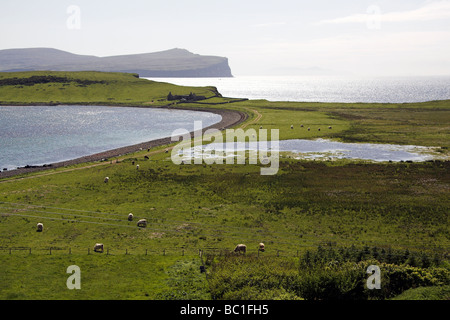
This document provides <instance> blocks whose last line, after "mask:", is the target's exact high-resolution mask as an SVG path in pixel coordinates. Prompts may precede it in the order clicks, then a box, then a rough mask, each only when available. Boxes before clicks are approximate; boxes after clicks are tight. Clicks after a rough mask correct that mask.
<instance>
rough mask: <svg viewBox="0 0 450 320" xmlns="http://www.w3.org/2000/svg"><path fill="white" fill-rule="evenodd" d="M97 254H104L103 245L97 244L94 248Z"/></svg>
mask: <svg viewBox="0 0 450 320" xmlns="http://www.w3.org/2000/svg"><path fill="white" fill-rule="evenodd" d="M94 251H95V252H103V243H96V244H95V246H94Z"/></svg>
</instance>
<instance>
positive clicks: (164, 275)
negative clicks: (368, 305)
mask: <svg viewBox="0 0 450 320" xmlns="http://www.w3.org/2000/svg"><path fill="white" fill-rule="evenodd" d="M128 77H129V76H128ZM99 79H100V78H99ZM135 79H136V78H135ZM137 80H138V79H136V80H129V79H128V80H127V81H132V82H134V81H137ZM71 85H72V84H71ZM97 85H103V84H93V86H97ZM122 85H124V84H123V83H122ZM136 86H137V87H134V85H129V86H127V88H126V89H123V90H124V91H121V93H120V99H119V96H116V98H117V99H116V102H117V103H119V102H120V103H124V104H125V103H126V101H125V100H124V97H125V96H130V97H131V96H133V99H134V100H135V101H134V103H136V104H139V103H140V104H141V106H142V105H143V103H144V102H143V101H147V102H148V101H151V96H145V97H141V98H137V97H139V95H134V94H132V93H133V92H135V91H134V90H137V91H139V90H138V89H137V88H138V87H139V86H140V84H139V85H137V84H136ZM145 86H150V84H148V83H146V84H145ZM74 87H76V85H74ZM31 88H33V87H31ZM31 88H29V89H27V90H31ZM0 89H1V88H0ZM19 89H20V88H9V89H8V90H11V92H13V91H14V90H19ZM35 89H36V88H35ZM91 89H92V88H90V89H89V86H88V88H83V87H77V88H74V90H75V91H76V92H75V93H73V99H76V97H77V96H78V98H79V97H80V96H83V92H85V91H84V90H91ZM167 89H169V87H167V86H166V85H164V86H163V87H160V88H159V89H158V91H159V93H158V94H156V93H152V94H151V95H154V96H155V99H156V98H159V99H163V97H164V95H167V93H165V91H166V90H167ZM172 89H173V88H171V90H172ZM5 90H7V88H6V89H5ZM58 90H59V89H58ZM92 90H93V89H92ZM127 90H131V91H130V93H126V92H127ZM198 90H199V91H195V92H199V93H201V92H203V91H202V90H205V89H198ZM207 90H209V89H207ZM40 91H42V90H39V93H38V98H33V97H34V96H33V95H32V94H30V96H29V99H28V98H25V97H27V95H28V93H27V92H28V91H20V90H19V91H17V92H16V91H14V92H16V95H15V96H16V97H20V95H19V93H20V92H24V98H23V100H24V101H22V102H26V103H32V101H34V102H43V103H44V102H50V101H57V100H58V99H59V98H58V99H56V98H55V97H56V96H48V97H47V96H45V95H44V94H43V93H42V92H40ZM174 91H175V90H173V91H172V92H174ZM111 92H113V91H111ZM139 92H141V93H142V92H143V91H139ZM210 92H211V91H210ZM183 93H185V92H184V91H183V92H181V94H183ZM33 94H34V93H33ZM71 94H72V93H71ZM117 95H119V93H117ZM0 96H1V92H0ZM1 97H3V96H1ZM11 97H12V95H11ZM71 97H72V96H71ZM41 98H42V99H41ZM10 99H12V98H10ZM15 99H16V100H15V103H17V104H19V103H20V101H19V100H20V99H19V98H15ZM68 99H69V100H70V99H72V98H68ZM125 99H130V98H125ZM155 99H154V101H157V100H155ZM214 99H215V100H214V101H216V102H217V101H219V100H220V101H222V102H226V101H227V98H220V97H216V98H214ZM0 100H2V103H3V104H5V103H7V102H8V101H12V100H7V99H3V98H1V99H0ZM69 100H67V101H66V103H70V102H71V101H69ZM119 100H120V101H119ZM73 101H75V100H73ZM89 101H90V102H91V103H95V102H102V104H106V103H107V102H108V98H107V97H106V96H104V95H102V96H100V95H99V96H95V97H94V96H93V98H92V99H89ZM89 101H87V100H86V101H79V102H89ZM138 101H140V102H138ZM161 103H163V101H161ZM164 103H165V102H164ZM179 106H181V107H185V108H192V107H195V108H198V107H205V106H207V107H208V108H224V107H226V108H230V109H237V110H240V111H244V112H246V113H247V114H248V115H249V118H248V119H247V121H246V122H245V123H243V124H240V125H239V127H242V128H244V129H248V128H253V129H255V130H258V129H259V128H260V127H261V126H262V127H263V128H265V129H279V130H280V139H291V138H309V139H311V138H317V137H322V138H333V139H337V140H341V141H351V142H379V143H399V144H417V145H423V146H433V147H436V148H437V152H438V153H439V154H440V155H443V156H448V145H449V141H450V139H449V133H450V132H449V128H448V120H449V112H450V107H449V101H440V102H428V103H422V104H404V105H384V104H383V105H378V104H311V103H300V102H292V103H288V102H286V103H285V102H268V101H244V102H236V103H229V104H226V105H203V104H194V103H189V104H188V103H186V104H179ZM301 124H303V127H300V125H301ZM291 125H294V127H293V129H291ZM328 126H332V129H331V130H328V129H327V128H328ZM307 127H309V128H311V130H310V131H307V129H306V128H307ZM319 127H320V128H324V129H323V130H321V131H318V130H317V129H318V128H319ZM166 147H167V146H161V147H159V148H155V149H152V150H150V151H147V150H144V151H141V152H137V153H134V154H128V155H124V156H121V157H116V158H114V159H109V160H110V161H105V162H96V163H85V164H79V165H75V166H71V167H66V168H59V169H56V170H52V169H50V170H46V171H43V172H39V173H33V174H28V175H23V176H17V177H12V178H8V179H1V176H0V262H1V265H2V271H1V272H0V277H1V278H0V280H1V281H0V298H2V299H201V300H202V299H213V298H225V299H226V298H231V299H248V298H250V299H251V298H258V299H260V298H263V299H277V298H278V299H302V298H308V297H313V298H317V296H315V295H314V294H312V293H311V292H316V291H314V290H313V289H311V290H309V291H308V290H306V288H312V287H313V286H312V283H314V281H316V287H317V286H321V285H324V286H325V287H324V288H322V289H324V290H325V289H326V283H327V281H328V280H329V279H330V278H327V276H326V273H325V272H322V271H323V270H325V269H323V268H325V267H326V266H327V264H325V265H324V264H320V263H318V264H315V265H314V266H313V267H312V268H315V270H316V271H317V273H316V274H315V275H314V276H311V277H309V278H308V277H307V276H306V275H305V274H304V273H302V272H301V270H302V269H301V266H302V265H301V262H302V261H304V258H305V256H307V255H308V254H309V253H310V252H314V251H315V250H317V249H318V248H323V247H325V248H327V249H332V250H334V251H338V250H339V249H341V250H344V251H345V250H346V248H352V247H354V248H357V250H363V248H371V250H372V249H373V248H374V247H375V248H377V250H384V251H385V252H387V251H388V250H395V252H405V251H406V250H408V252H414V253H417V257H419V256H420V255H422V254H425V255H427V259H428V260H431V259H433V257H435V256H437V257H439V258H438V259H437V260H436V262H435V263H434V264H425V263H422V262H421V264H420V265H419V264H417V265H416V264H415V263H413V262H412V261H411V260H404V261H401V262H396V263H397V267H398V268H403V269H399V270H400V271H398V270H397V269H396V270H397V271H398V272H399V273H400V274H410V273H411V272H418V273H420V272H424V273H423V277H425V278H426V279H431V280H430V281H428V282H426V281H422V280H420V281H419V280H417V279H416V278H414V279H412V280H411V281H412V282H408V283H410V287H407V288H405V287H403V286H400V287H401V289H402V290H406V289H409V288H412V286H421V285H427V286H431V285H433V286H438V287H440V286H443V285H445V284H447V285H448V281H449V279H448V248H449V246H448V243H449V242H448V241H449V236H450V234H449V231H450V230H449V221H448V219H449V216H448V213H449V207H450V202H449V201H450V200H449V197H448V195H449V186H450V175H449V169H450V163H449V161H429V162H422V163H411V162H398V163H371V162H367V161H350V160H338V161H306V160H294V159H291V158H289V157H288V155H287V154H284V155H282V156H281V158H280V168H279V171H278V173H277V174H276V175H273V176H262V175H260V167H261V165H259V164H256V165H250V164H245V165H238V164H234V165H225V164H224V165H219V164H213V165H207V164H205V163H203V164H197V165H194V164H192V165H175V164H174V163H173V162H172V161H171V159H170V153H169V154H167V153H165V152H164V150H165V148H166ZM146 156H147V157H148V159H147V158H146ZM133 162H134V164H132V163H133ZM136 164H139V170H137V169H136ZM105 177H109V181H108V182H107V183H105ZM129 213H133V221H129V220H128V214H129ZM142 218H145V219H146V220H147V221H148V225H147V227H145V228H140V227H138V226H137V225H136V224H137V221H138V220H139V219H142ZM38 222H42V223H43V224H44V229H43V231H42V232H37V231H36V225H37V223H38ZM260 242H263V243H264V244H265V246H266V251H265V252H264V253H260V252H259V251H258V244H259V243H260ZM95 243H103V244H104V246H105V252H103V253H94V252H93V246H94V244H95ZM238 243H245V244H246V245H247V253H246V255H245V256H244V255H241V256H234V255H230V252H231V251H232V250H233V249H234V247H235V246H236V244H238ZM30 250H31V251H30ZM200 250H201V251H200ZM327 252H328V251H327ZM342 257H343V256H339V257H337V256H333V260H332V261H338V262H339V265H344V264H345V265H346V267H345V268H344V267H343V268H342V270H343V271H342V272H343V273H341V272H340V271H339V270H340V269H334V271H333V272H328V273H327V274H328V275H329V277H331V278H332V279H334V280H336V279H337V280H336V283H343V282H339V281H340V280H339V279H341V280H342V279H343V277H344V278H345V275H346V274H347V275H348V274H349V273H345V272H347V271H348V270H350V269H346V268H347V267H349V266H348V265H347V263H361V265H364V266H365V263H366V262H367V261H371V260H373V259H374V258H376V256H375V257H374V256H373V255H371V256H366V257H363V258H362V259H359V260H351V259H349V258H348V257H347V256H346V257H345V258H342ZM302 259H303V260H302ZM327 259H328V256H327ZM321 261H322V262H323V261H326V262H327V263H329V262H330V261H328V260H326V259H325V260H323V259H322V260H321ZM408 261H409V262H408ZM420 261H422V260H420ZM416 262H417V261H416ZM379 263H382V261H379ZM383 263H388V262H383ZM73 264H76V265H79V266H80V268H81V272H82V280H81V285H82V289H81V290H68V289H67V287H66V279H67V277H68V276H69V275H68V274H66V268H67V267H68V266H69V265H73ZM201 265H205V266H206V270H207V272H206V274H207V276H206V274H205V273H201V272H200V270H199V268H200V266H201ZM239 266H241V267H243V268H244V270H247V271H249V272H248V273H247V274H249V275H252V270H253V271H254V273H253V274H254V275H255V277H256V276H257V278H258V279H260V280H261V281H263V282H261V283H265V284H267V286H264V287H261V285H260V284H258V283H256V282H255V281H254V279H251V278H245V277H243V278H242V279H243V281H241V282H240V283H239V285H238V284H236V286H235V287H232V286H228V287H227V284H231V283H233V279H234V278H235V277H236V275H233V273H232V270H235V269H234V268H238V269H239ZM408 266H409V267H411V268H412V267H414V268H421V270H419V271H417V270H415V269H414V270H412V269H411V270H410V269H408V268H409V267H408ZM431 268H436V269H431ZM277 270H279V272H278V271H277ZM352 270H353V269H352ZM358 270H359V269H358ZM361 270H363V269H361ZM361 270H359V271H358V273H357V274H353V273H351V275H352V276H354V277H355V278H352V279H356V280H358V281H361V279H362V273H361V272H360V271H361ZM424 270H425V271H424ZM436 270H437V271H436ZM394 271H395V270H394ZM348 272H350V271H348ZM420 274H422V273H420ZM442 274H443V275H442ZM138 277H142V279H141V280H136V279H138ZM427 277H428V278H427ZM327 279H328V280H327ZM421 279H422V278H421ZM291 280H292V281H291ZM294 280H295V281H294ZM334 280H333V281H334ZM356 280H355V281H356ZM308 281H309V282H308ZM330 281H331V280H330ZM414 281H415V282H414ZM328 283H330V282H328ZM288 284H291V286H289V285H288ZM308 286H309V287H308ZM261 288H263V289H264V290H261ZM302 288H303V289H302ZM396 288H397V286H396ZM319 289H320V288H319ZM340 289H343V288H340ZM344 289H345V288H344ZM344 289H343V290H344ZM325 291H326V290H325ZM344 291H345V290H344ZM344 291H342V292H344ZM438 291H439V290H436V292H438ZM340 292H341V291H340ZM355 292H356V291H355ZM439 292H441V291H439ZM352 293H354V292H353V291H352ZM357 293H358V294H362V295H358V296H357V297H358V298H361V297H363V298H391V297H392V296H391V295H390V293H389V294H388V293H386V295H384V296H382V297H376V296H375V297H373V296H368V295H367V294H366V293H367V292H365V293H364V292H363V291H357ZM396 293H400V292H397V291H396ZM355 294H356V293H355ZM329 297H331V296H328V298H329ZM347 297H348V298H355V296H352V295H349V296H347ZM319 298H324V299H325V298H327V296H319Z"/></svg>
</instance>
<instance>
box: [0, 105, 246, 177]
mask: <svg viewBox="0 0 450 320" xmlns="http://www.w3.org/2000/svg"><path fill="white" fill-rule="evenodd" d="M171 109H176V108H173V107H172V108H171ZM179 109H180V110H191V111H201V112H211V113H215V114H219V115H221V116H222V121H220V122H219V123H216V124H214V125H212V126H209V127H207V128H204V129H203V132H204V131H205V130H207V129H211V128H215V129H219V130H223V129H226V128H230V127H232V126H234V125H237V124H240V123H242V122H243V121H245V120H246V119H247V114H245V113H243V112H240V111H234V110H220V109H207V108H201V109H194V108H188V109H183V108H179ZM193 135H194V133H193V132H191V136H192V137H193ZM171 143H172V141H171V138H170V137H166V138H162V139H157V140H152V141H148V142H143V143H139V144H136V145H132V146H126V147H122V148H117V149H113V150H109V151H105V152H100V153H96V154H93V155H89V156H85V157H81V158H77V159H73V160H68V161H63V162H58V163H52V164H51V165H46V166H45V167H44V166H39V167H32V168H20V169H16V170H10V171H3V172H0V179H1V178H8V177H13V176H16V175H20V174H24V173H30V172H39V171H44V170H48V169H55V168H61V167H66V166H70V165H74V164H81V163H86V162H94V161H100V160H103V159H110V158H114V157H118V156H122V155H125V154H129V153H133V152H137V151H140V150H145V149H151V148H155V147H159V146H163V145H169V144H171Z"/></svg>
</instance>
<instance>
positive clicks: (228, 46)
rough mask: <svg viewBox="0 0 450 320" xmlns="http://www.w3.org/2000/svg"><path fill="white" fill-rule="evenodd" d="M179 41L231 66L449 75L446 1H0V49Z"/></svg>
mask: <svg viewBox="0 0 450 320" xmlns="http://www.w3.org/2000/svg"><path fill="white" fill-rule="evenodd" d="M34 47H48V48H55V49H60V50H64V51H69V52H72V53H76V54H85V55H95V56H113V55H122V54H135V53H147V52H156V51H163V50H168V49H172V48H183V49H187V50H189V51H191V52H193V53H197V54H201V55H217V56H223V57H227V58H228V60H229V65H230V67H231V70H232V73H233V75H235V76H239V75H242V76H243V75H283V74H291V75H292V74H296V73H298V72H304V70H305V69H308V68H321V69H324V70H327V72H328V71H329V72H335V73H338V74H352V75H368V76H385V75H387V76H422V75H426V76H428V75H450V0H438V1H429V0H389V1H384V0H379V1H365V0H359V1H356V0H353V1H349V0H341V1H332V0H316V1H303V0H289V1H288V0H276V1H275V0H271V1H268V0H258V1H256V0H238V1H237V0H226V1H224V0H189V1H186V0H183V1H182V0H161V1H160V0H146V1H144V0H142V1H141V0H128V1H124V0H121V1H117V0H108V1H105V0H94V1H93V0H91V1H87V0H70V1H67V0H40V1H36V0H1V1H0V50H1V49H12V48H34Z"/></svg>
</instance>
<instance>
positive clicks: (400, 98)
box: [152, 76, 450, 103]
mask: <svg viewBox="0 0 450 320" xmlns="http://www.w3.org/2000/svg"><path fill="white" fill-rule="evenodd" d="M152 80H156V81H163V82H170V83H174V84H179V85H187V86H215V87H217V89H218V90H219V92H220V93H221V94H222V95H223V96H224V97H233V98H249V99H255V100H256V99H266V100H269V101H305V102H349V103H352V102H381V103H389V102H391V103H403V102H424V101H431V100H447V99H450V77H376V78H364V77H341V76H298V77H292V76H288V77H235V78H152Z"/></svg>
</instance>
